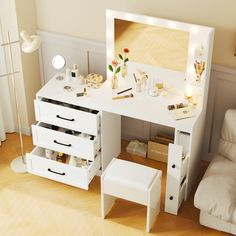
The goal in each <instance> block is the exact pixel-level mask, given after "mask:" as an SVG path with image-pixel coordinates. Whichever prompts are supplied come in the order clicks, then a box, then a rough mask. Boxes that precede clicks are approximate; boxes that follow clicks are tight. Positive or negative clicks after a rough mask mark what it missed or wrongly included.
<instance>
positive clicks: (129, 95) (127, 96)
mask: <svg viewBox="0 0 236 236" xmlns="http://www.w3.org/2000/svg"><path fill="white" fill-rule="evenodd" d="M132 97H134V95H133V94H132V93H130V94H128V95H123V96H117V97H113V98H112V100H117V99H123V98H132Z"/></svg>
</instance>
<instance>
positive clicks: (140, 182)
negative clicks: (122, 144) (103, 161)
mask: <svg viewBox="0 0 236 236" xmlns="http://www.w3.org/2000/svg"><path fill="white" fill-rule="evenodd" d="M158 171H159V170H157V169H154V168H151V167H147V166H143V165H140V164H137V163H134V162H129V161H124V160H120V159H116V160H115V161H114V162H113V163H112V165H111V166H109V168H108V169H107V171H106V175H105V177H104V180H105V181H108V180H109V181H111V182H113V183H114V184H115V183H117V184H122V185H123V186H126V187H127V188H131V189H137V190H141V191H145V192H147V191H148V188H149V186H150V184H151V183H152V181H153V180H154V178H155V177H156V175H157V173H158Z"/></svg>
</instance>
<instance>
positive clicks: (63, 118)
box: [57, 115, 75, 121]
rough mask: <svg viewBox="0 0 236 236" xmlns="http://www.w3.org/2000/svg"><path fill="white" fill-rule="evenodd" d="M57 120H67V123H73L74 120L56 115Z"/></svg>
mask: <svg viewBox="0 0 236 236" xmlns="http://www.w3.org/2000/svg"><path fill="white" fill-rule="evenodd" d="M57 118H59V119H62V120H67V121H75V119H68V118H65V117H62V116H59V115H57Z"/></svg>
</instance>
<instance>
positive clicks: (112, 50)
mask: <svg viewBox="0 0 236 236" xmlns="http://www.w3.org/2000/svg"><path fill="white" fill-rule="evenodd" d="M106 17H107V22H106V25H107V28H106V39H107V40H106V47H107V48H106V49H107V64H110V63H111V61H112V60H114V59H118V60H119V57H118V54H120V53H123V49H124V48H128V49H129V54H128V57H129V61H128V62H127V64H128V76H127V79H128V80H133V81H134V79H133V73H137V69H139V70H140V71H144V72H147V73H148V75H149V78H155V79H156V78H157V79H161V80H162V81H165V82H166V83H168V84H171V85H172V87H176V88H181V90H182V89H184V87H185V85H186V82H187V83H190V84H195V82H196V81H197V72H199V71H197V70H198V69H199V68H200V67H201V68H203V67H204V68H203V69H204V70H203V71H201V72H199V74H200V73H201V75H200V76H201V81H200V83H198V86H199V85H200V87H201V88H205V83H206V81H207V82H208V78H207V77H208V73H207V72H206V71H207V67H208V66H210V62H211V53H212V44H213V37H214V29H213V28H210V27H205V26H200V25H193V24H188V23H183V22H178V21H172V20H167V19H161V18H156V17H149V16H144V15H137V14H131V13H126V12H119V11H112V10H107V12H106ZM121 63H122V62H121ZM201 68H200V69H201ZM196 71H197V72H196ZM111 76H112V73H111V72H110V71H109V70H107V78H111Z"/></svg>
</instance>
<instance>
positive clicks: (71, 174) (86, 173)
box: [26, 147, 101, 190]
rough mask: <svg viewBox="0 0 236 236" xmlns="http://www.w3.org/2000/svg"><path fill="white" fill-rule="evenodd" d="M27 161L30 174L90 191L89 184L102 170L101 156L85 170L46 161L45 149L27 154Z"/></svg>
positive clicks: (35, 149) (38, 149)
mask: <svg viewBox="0 0 236 236" xmlns="http://www.w3.org/2000/svg"><path fill="white" fill-rule="evenodd" d="M26 161H27V170H28V172H29V173H32V174H35V175H39V176H42V177H46V178H48V179H53V180H56V181H59V182H62V183H65V184H69V185H72V186H75V187H79V188H83V189H86V190H88V186H89V183H90V182H91V180H92V179H93V177H94V176H95V175H96V173H97V171H98V170H99V169H100V166H101V165H100V162H101V155H100V154H99V155H98V156H97V157H96V158H95V160H94V161H93V162H90V165H89V166H88V168H86V169H84V168H81V167H74V166H71V165H68V164H64V163H61V162H57V161H53V160H49V159H46V158H45V149H44V148H41V147H36V148H34V150H33V151H32V152H31V153H27V154H26Z"/></svg>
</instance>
